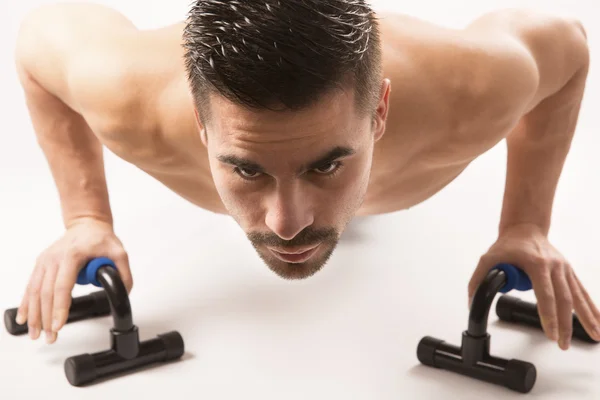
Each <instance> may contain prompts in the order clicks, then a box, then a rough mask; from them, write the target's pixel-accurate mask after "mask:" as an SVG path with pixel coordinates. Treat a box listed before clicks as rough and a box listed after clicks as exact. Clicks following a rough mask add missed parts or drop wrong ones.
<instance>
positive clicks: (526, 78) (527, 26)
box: [464, 10, 589, 116]
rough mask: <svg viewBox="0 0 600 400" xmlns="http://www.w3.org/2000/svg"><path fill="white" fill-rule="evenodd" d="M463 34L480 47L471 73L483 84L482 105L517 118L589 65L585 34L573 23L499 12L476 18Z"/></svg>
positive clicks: (526, 13) (521, 12) (522, 12)
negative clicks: (503, 111) (490, 105)
mask: <svg viewBox="0 0 600 400" xmlns="http://www.w3.org/2000/svg"><path fill="white" fill-rule="evenodd" d="M464 33H465V34H466V35H467V36H468V37H472V38H473V40H475V41H477V42H479V43H480V46H481V56H478V57H475V58H478V59H480V60H481V61H480V62H479V64H478V66H477V67H475V71H476V72H473V75H474V76H476V77H480V79H481V80H482V81H483V82H486V83H484V84H483V87H482V88H481V90H482V93H483V97H484V99H486V100H487V102H483V103H482V104H492V105H495V106H497V107H498V110H506V111H507V112H510V111H511V110H512V112H514V113H516V115H519V116H520V115H523V114H525V113H527V112H529V111H531V110H532V109H533V108H535V107H536V106H537V105H538V104H539V103H540V102H542V101H543V100H545V99H547V98H548V97H550V96H552V95H553V94H555V93H557V92H559V91H560V90H561V89H562V88H563V87H565V86H566V85H567V83H568V82H569V81H570V80H571V79H572V78H573V77H574V76H575V74H576V73H577V72H578V71H579V70H581V69H582V68H585V67H587V65H588V63H589V51H588V46H587V40H586V34H585V31H584V29H583V26H582V25H581V23H579V22H578V21H575V20H572V19H567V18H561V17H557V16H553V15H548V14H542V13H537V12H532V11H525V10H502V11H497V12H494V13H489V14H486V15H484V16H482V17H480V18H479V19H477V20H475V21H474V22H473V23H472V24H470V25H469V26H468V27H467V28H466V29H465V31H464ZM476 65H477V63H476ZM486 86H487V87H486ZM475 90H476V91H477V86H475Z"/></svg>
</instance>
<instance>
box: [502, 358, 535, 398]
mask: <svg viewBox="0 0 600 400" xmlns="http://www.w3.org/2000/svg"><path fill="white" fill-rule="evenodd" d="M505 373H506V380H507V382H506V386H507V387H508V388H509V389H512V390H515V391H517V392H520V393H529V391H531V389H533V385H535V380H536V378H537V371H536V369H535V365H533V364H531V363H528V362H525V361H521V360H514V359H513V360H508V363H507V364H506V372H505Z"/></svg>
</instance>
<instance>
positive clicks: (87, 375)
mask: <svg viewBox="0 0 600 400" xmlns="http://www.w3.org/2000/svg"><path fill="white" fill-rule="evenodd" d="M65 375H66V376H67V380H68V381H69V383H70V384H71V385H73V386H80V385H84V384H86V383H89V382H92V381H94V380H95V379H96V364H95V363H94V357H92V355H91V354H81V355H78V356H74V357H69V358H67V359H66V360H65Z"/></svg>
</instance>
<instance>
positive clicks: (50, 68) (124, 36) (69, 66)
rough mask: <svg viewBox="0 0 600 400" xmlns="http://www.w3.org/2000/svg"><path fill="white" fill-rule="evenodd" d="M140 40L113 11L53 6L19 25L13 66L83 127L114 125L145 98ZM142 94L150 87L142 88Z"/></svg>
mask: <svg viewBox="0 0 600 400" xmlns="http://www.w3.org/2000/svg"><path fill="white" fill-rule="evenodd" d="M143 37H144V36H143V34H142V32H141V31H140V30H138V29H137V28H136V27H135V26H134V24H133V23H132V22H131V21H130V20H129V19H128V18H126V17H125V16H124V15H123V14H121V13H119V12H118V11H116V10H114V9H112V8H109V7H105V6H102V5H97V4H93V3H55V4H51V5H44V6H41V7H38V8H36V9H34V10H33V11H31V12H30V13H29V14H28V15H27V16H26V17H25V18H24V19H23V21H22V22H21V26H20V31H19V35H18V39H17V45H16V57H15V58H16V61H17V66H18V68H17V69H18V71H19V75H20V78H21V80H22V81H23V80H25V79H33V80H34V81H35V82H36V83H37V84H38V85H40V86H41V87H43V88H44V89H45V90H46V91H48V92H49V93H51V94H52V95H54V96H56V97H58V98H59V99H60V100H61V101H63V102H64V103H65V104H66V105H67V106H69V107H70V108H71V109H73V110H75V111H76V112H78V113H80V114H81V115H83V116H84V117H85V118H86V120H88V123H90V122H92V124H98V125H108V126H110V125H111V124H119V123H121V121H123V120H124V116H125V115H130V116H131V114H132V113H135V112H136V110H138V111H139V109H140V107H141V103H140V102H141V101H142V99H143V98H144V97H147V96H144V94H145V90H146V89H145V87H144V85H141V84H140V81H141V79H144V74H143V73H142V71H140V70H138V67H139V66H140V65H144V62H143V61H142V60H141V59H140V58H141V57H145V53H144V51H143V50H144V49H145V48H148V46H147V45H145V43H143ZM147 86H148V90H150V88H151V87H152V84H149V85H147Z"/></svg>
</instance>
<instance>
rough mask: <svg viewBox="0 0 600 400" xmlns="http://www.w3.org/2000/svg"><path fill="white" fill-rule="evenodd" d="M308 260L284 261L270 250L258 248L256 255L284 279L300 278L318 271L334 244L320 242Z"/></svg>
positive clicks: (307, 276) (328, 256) (326, 259)
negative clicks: (297, 261)
mask: <svg viewBox="0 0 600 400" xmlns="http://www.w3.org/2000/svg"><path fill="white" fill-rule="evenodd" d="M319 247H320V248H319V249H318V250H317V251H316V252H315V254H313V255H312V257H310V258H309V259H308V260H306V261H304V262H299V263H291V262H286V261H284V260H280V259H279V258H277V257H276V256H275V255H274V254H273V253H271V251H270V250H268V249H264V250H259V251H258V255H259V256H260V258H261V259H262V260H263V261H264V263H265V264H266V265H267V267H269V269H270V270H271V271H273V272H274V273H275V274H277V275H278V276H279V277H281V278H283V279H286V280H301V279H306V278H309V277H311V276H313V275H315V274H316V273H317V272H319V271H320V270H321V269H322V268H323V267H324V266H325V264H327V261H328V260H329V258H330V257H331V254H332V253H333V249H334V248H335V244H334V245H331V244H326V243H322V244H321V245H320V246H319Z"/></svg>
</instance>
